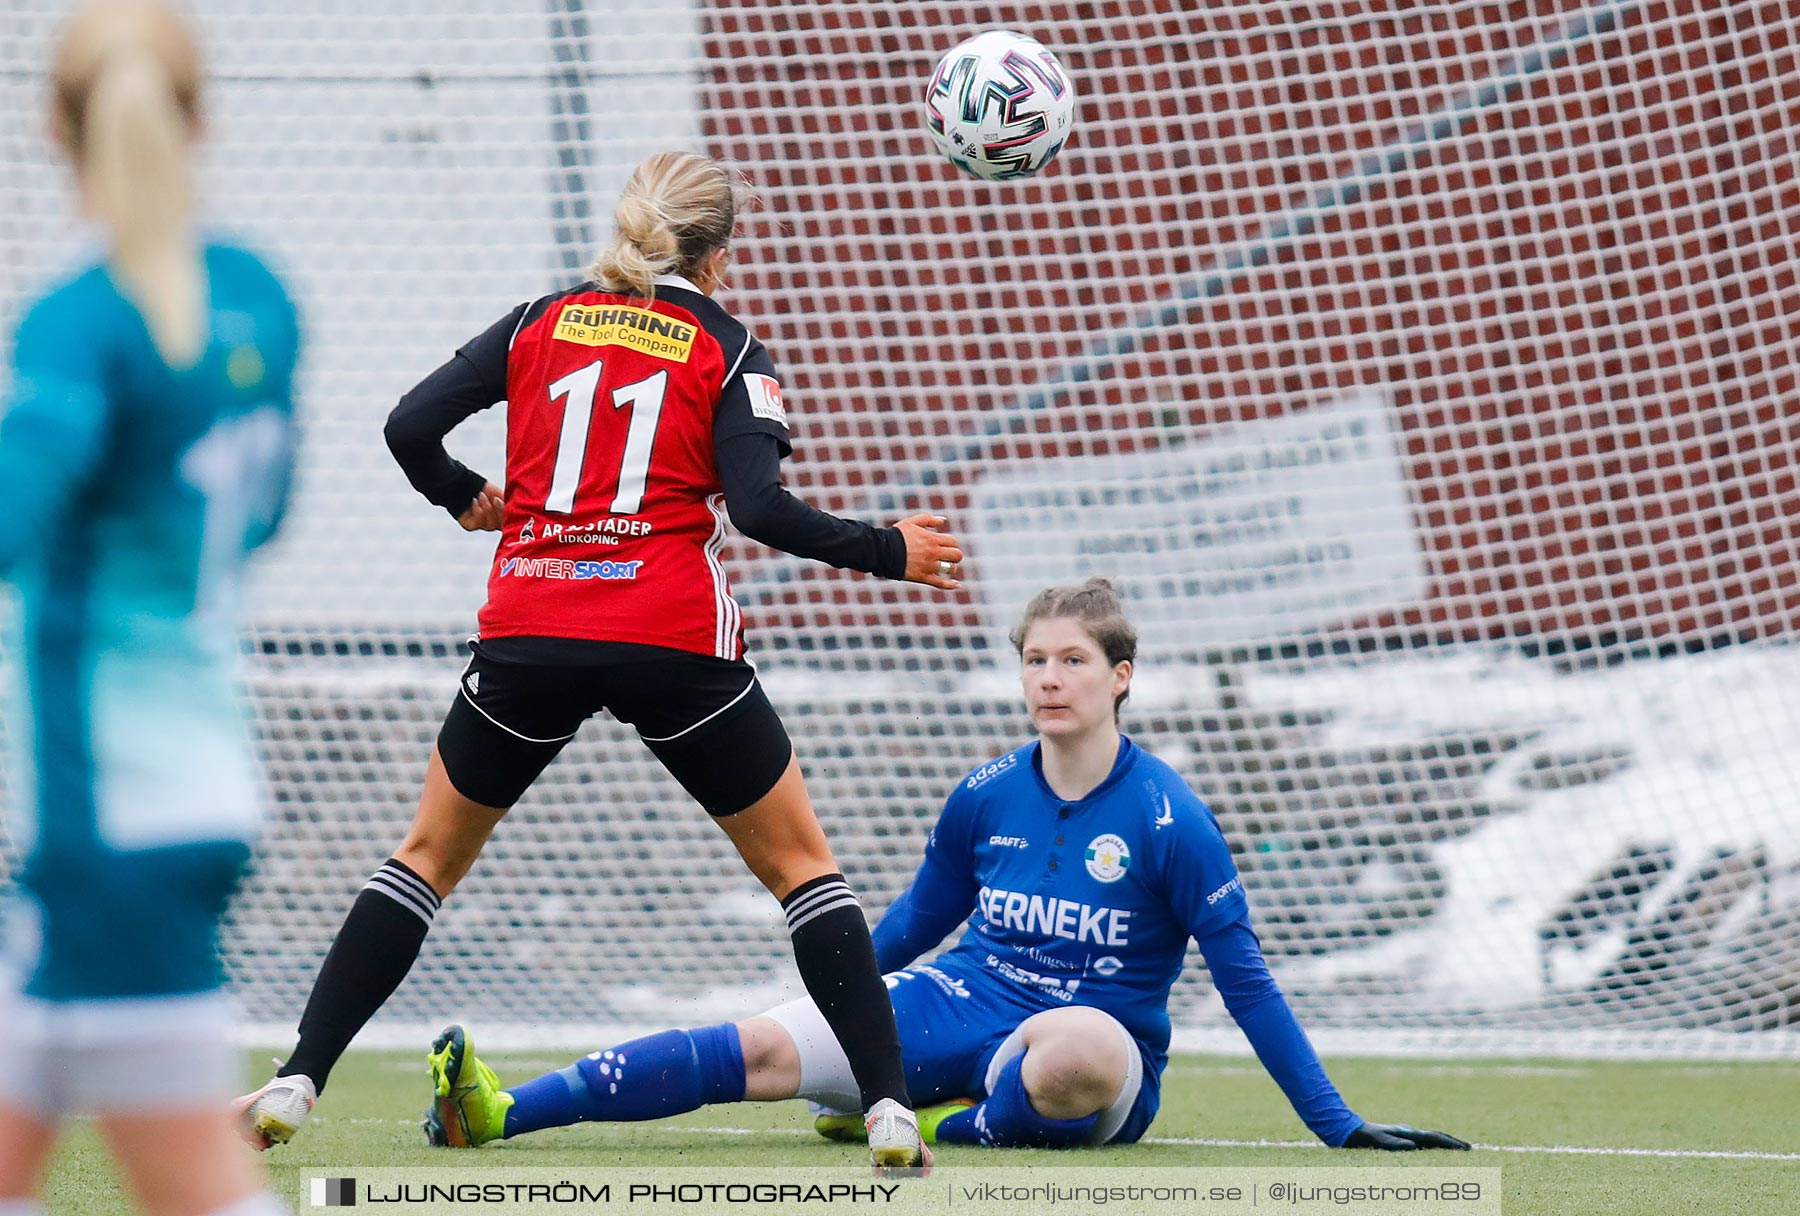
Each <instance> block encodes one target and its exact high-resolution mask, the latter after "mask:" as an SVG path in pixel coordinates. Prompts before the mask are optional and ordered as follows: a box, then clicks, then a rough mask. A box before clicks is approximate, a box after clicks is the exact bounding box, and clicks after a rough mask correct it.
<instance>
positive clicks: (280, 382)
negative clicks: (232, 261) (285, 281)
mask: <svg viewBox="0 0 1800 1216" xmlns="http://www.w3.org/2000/svg"><path fill="white" fill-rule="evenodd" d="M270 282H271V283H272V284H274V289H275V291H276V292H277V293H279V294H280V295H281V306H282V312H281V316H282V320H283V321H284V322H285V325H284V326H283V328H282V330H281V332H280V333H279V334H277V335H276V336H275V339H274V344H275V345H277V346H278V349H277V350H276V351H275V352H274V354H275V356H276V357H275V359H274V360H273V361H272V362H273V366H272V367H271V369H270V371H271V376H270V383H269V401H270V404H272V405H274V406H275V408H276V409H277V410H279V411H280V412H281V418H282V452H281V456H280V459H279V460H278V461H277V463H276V472H275V482H274V484H273V485H272V486H270V487H269V492H270V501H269V507H268V510H267V511H266V512H264V513H262V514H261V515H260V516H259V517H258V518H256V519H255V520H253V521H252V523H251V528H250V533H249V535H247V536H246V537H245V538H244V547H245V548H246V549H257V548H260V547H261V546H263V545H265V544H267V543H268V542H269V541H270V540H271V539H273V538H274V536H275V534H276V533H277V532H278V531H280V530H281V524H282V521H283V520H284V519H286V518H287V509H288V502H289V500H290V499H291V498H292V496H293V487H294V447H295V441H296V438H297V436H298V428H297V427H296V426H295V424H294V371H295V366H296V364H297V363H298V362H299V358H300V318H299V314H298V313H297V312H296V311H295V308H294V303H293V301H292V300H291V299H289V298H288V296H287V295H286V293H285V292H282V291H281V287H280V284H279V283H277V282H276V281H275V279H274V276H273V275H271V276H270Z"/></svg>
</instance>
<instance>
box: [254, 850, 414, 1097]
mask: <svg viewBox="0 0 1800 1216" xmlns="http://www.w3.org/2000/svg"><path fill="white" fill-rule="evenodd" d="M440 902H441V901H440V900H439V899H438V896H437V892H436V891H433V890H432V889H431V884H430V883H428V882H426V881H425V880H424V879H422V878H420V877H419V876H418V875H417V874H415V873H413V872H412V871H411V870H409V869H407V868H406V867H405V866H403V865H401V864H400V863H399V862H398V861H395V860H394V859H393V858H391V857H390V858H389V859H388V860H387V862H386V863H384V864H383V865H382V867H381V868H380V869H379V870H377V871H375V874H374V876H373V877H371V878H370V879H369V881H368V883H367V884H365V885H364V887H363V889H362V893H361V894H359V895H358V896H357V897H356V903H355V904H353V905H351V908H350V915H348V916H346V917H345V918H344V927H343V928H342V929H339V930H338V935H337V940H336V941H334V942H332V943H331V951H330V952H329V953H328V954H326V956H325V965H324V966H322V967H320V968H319V978H318V979H316V980H314V981H313V990H312V996H311V997H309V998H308V999H307V1002H306V1012H305V1013H303V1014H301V1015H300V1045H299V1046H297V1047H295V1048H294V1054H293V1055H292V1056H290V1057H288V1061H287V1063H285V1064H283V1065H282V1066H281V1068H280V1069H279V1070H278V1071H277V1073H276V1075H277V1076H283V1077H291V1076H294V1075H296V1074H300V1075H304V1076H307V1077H311V1078H312V1082H313V1084H314V1085H316V1086H318V1087H319V1091H320V1092H321V1093H323V1092H324V1090H325V1081H326V1079H327V1078H329V1077H330V1076H331V1070H332V1068H333V1067H335V1066H336V1064H337V1062H338V1057H339V1056H342V1055H343V1054H344V1050H345V1048H347V1047H349V1046H350V1040H351V1039H354V1038H355V1037H356V1036H357V1033H358V1032H359V1031H361V1030H362V1028H363V1026H364V1025H365V1024H366V1023H367V1022H368V1020H369V1019H370V1018H372V1017H374V1016H375V1011H376V1010H378V1009H380V1008H381V1007H382V1005H384V1004H386V1003H387V999H388V998H389V997H390V996H392V995H394V989H396V988H398V987H399V986H400V981H402V980H404V979H405V978H406V973H407V972H408V971H411V970H412V965H413V962H414V960H416V959H417V958H418V957H419V947H420V946H422V945H423V944H424V943H425V935H426V933H428V932H430V930H431V921H432V918H433V917H434V916H436V915H437V910H438V905H439V903H440Z"/></svg>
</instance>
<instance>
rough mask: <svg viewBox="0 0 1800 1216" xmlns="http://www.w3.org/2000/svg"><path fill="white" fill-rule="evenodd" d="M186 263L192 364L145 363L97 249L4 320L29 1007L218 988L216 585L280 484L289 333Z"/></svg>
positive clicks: (229, 823)
mask: <svg viewBox="0 0 1800 1216" xmlns="http://www.w3.org/2000/svg"><path fill="white" fill-rule="evenodd" d="M203 264H204V267H205V276H204V290H205V292H206V298H207V301H208V312H209V324H210V333H207V334H206V335H205V338H204V349H203V350H202V352H201V354H200V357H199V359H198V361H197V362H196V363H195V364H194V365H193V366H192V367H189V368H185V369H176V368H171V367H170V366H169V365H168V364H167V363H166V362H165V361H164V360H163V358H162V356H161V355H160V354H159V353H158V351H157V348H156V346H155V344H154V343H153V341H152V339H151V336H150V333H149V330H148V329H147V328H146V325H145V322H144V319H143V317H142V316H141V315H140V314H139V312H138V309H137V308H136V306H135V305H134V304H132V303H131V301H129V300H128V299H126V298H125V297H124V296H123V295H121V294H120V291H119V288H118V286H117V284H116V283H115V281H114V279H113V276H112V275H111V274H110V273H109V271H108V269H107V268H106V266H105V265H103V264H102V265H95V266H92V267H90V268H88V269H87V270H85V271H83V272H82V273H80V274H79V275H77V276H76V277H75V278H73V279H72V280H70V281H68V282H66V283H64V284H63V285H61V286H59V287H57V288H55V289H54V290H53V291H51V292H50V293H49V294H48V295H46V296H45V297H44V298H43V299H42V300H40V301H39V302H38V303H37V304H36V305H35V306H34V307H33V308H32V309H31V310H30V311H29V312H28V313H27V314H26V316H25V319H24V321H23V322H22V323H21V324H20V326H19V328H18V334H17V340H16V345H15V348H14V354H13V377H12V383H11V387H10V391H9V393H8V406H7V410H6V413H5V415H4V417H3V418H0V484H3V485H5V486H7V487H8V489H9V491H10V492H11V496H12V499H13V506H12V508H11V509H10V511H9V514H10V515H11V516H12V519H11V520H10V521H9V526H8V528H7V530H6V531H5V532H4V533H0V575H3V576H4V577H6V578H7V579H8V580H10V581H12V582H13V583H15V584H16V586H17V587H18V589H19V592H20V600H21V607H22V614H21V615H22V628H21V630H20V632H19V637H18V643H17V645H16V647H14V648H10V649H13V650H14V651H15V654H16V657H17V660H18V662H17V672H16V675H17V678H18V679H19V680H20V682H21V683H22V685H23V689H22V691H23V695H22V696H18V697H16V698H15V699H14V700H13V701H12V702H11V703H10V705H11V707H12V712H9V713H8V715H7V717H8V722H9V724H10V727H11V729H10V730H9V732H8V733H9V735H12V736H15V748H14V750H15V753H16V756H17V761H16V776H15V782H14V784H15V786H16V788H17V791H18V797H17V803H18V805H17V806H16V807H15V808H14V809H15V817H14V818H15V834H16V836H17V843H18V845H19V847H20V848H21V850H22V851H23V853H24V857H25V864H24V867H23V870H22V872H21V874H20V876H19V877H20V888H21V891H22V893H23V895H24V899H23V901H22V902H21V903H20V905H19V906H16V907H13V908H9V909H8V911H7V940H8V949H7V954H8V957H9V959H10V961H11V962H12V963H14V964H15V965H17V966H19V967H20V968H21V970H22V973H23V988H24V992H25V994H26V995H27V996H28V997H31V998H34V999H37V1000H41V1001H51V1002H62V1001H92V1000H97V999H114V998H127V997H168V996H177V995H183V994H192V993H200V992H209V991H211V990H213V989H215V988H217V987H218V986H219V982H220V978H221V977H220V974H219V967H218V962H217V958H216V954H217V951H216V946H215V939H216V936H217V923H218V919H219V915H220V913H221V912H222V911H223V909H224V904H225V900H226V898H227V896H228V895H229V894H230V892H231V890H232V888H233V886H234V885H235V883H236V881H237V877H238V875H239V872H240V871H241V869H242V867H243V865H244V863H245V861H246V860H247V859H248V856H249V846H248V842H249V840H250V839H251V837H252V836H253V835H254V833H255V828H256V794H255V782H254V780H253V770H252V758H251V752H250V747H249V743H248V739H247V737H246V731H245V726H244V723H243V715H242V710H241V709H240V707H239V704H238V698H237V692H236V689H235V687H234V684H235V674H236V655H237V647H238V639H237V611H236V600H237V598H238V585H239V582H240V578H241V575H242V572H243V569H244V564H245V556H246V555H247V554H248V553H249V552H250V551H251V550H252V549H254V548H256V547H257V546H258V545H260V544H262V543H263V542H264V541H265V540H267V539H268V538H269V537H270V536H271V535H273V533H274V530H275V527H276V525H277V524H278V522H279V520H280V516H281V510H282V506H283V503H284V501H285V499H286V496H287V487H288V480H289V469H290V458H289V452H290V449H291V443H290V439H289V435H290V430H291V426H292V403H291V400H290V390H291V383H292V377H293V368H294V359H295V354H296V348H297V335H296V329H295V321H294V311H293V308H292V306H291V305H290V304H289V302H288V299H287V296H286V294H285V293H284V292H283V291H282V288H281V285H280V284H279V283H278V282H277V281H276V279H275V277H274V276H273V275H272V274H270V273H269V271H268V270H267V269H266V268H265V267H264V266H263V264H262V263H261V262H259V261H258V260H257V259H256V257H255V256H254V255H252V254H250V253H247V252H245V251H243V250H241V249H236V248H232V247H230V246H227V245H219V244H213V245H208V246H207V247H206V248H205V249H204V252H203ZM102 892H103V893H104V897H103V898H97V897H96V895H97V893H102Z"/></svg>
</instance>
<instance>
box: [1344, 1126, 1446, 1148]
mask: <svg viewBox="0 0 1800 1216" xmlns="http://www.w3.org/2000/svg"><path fill="white" fill-rule="evenodd" d="M1344 1147H1345V1148H1378V1149H1381V1150H1382V1151H1384V1152H1389V1153H1410V1152H1412V1151H1413V1150H1414V1149H1421V1148H1459V1149H1464V1150H1466V1149H1467V1148H1468V1147H1469V1146H1468V1144H1467V1143H1465V1142H1464V1141H1461V1140H1458V1139H1457V1138H1456V1137H1455V1136H1452V1135H1450V1134H1448V1133H1447V1132H1423V1131H1420V1130H1419V1129H1418V1128H1416V1127H1408V1126H1406V1124H1404V1123H1365V1124H1363V1125H1362V1126H1361V1127H1359V1128H1357V1129H1356V1130H1355V1131H1353V1132H1351V1133H1350V1138H1349V1139H1348V1140H1346V1141H1344Z"/></svg>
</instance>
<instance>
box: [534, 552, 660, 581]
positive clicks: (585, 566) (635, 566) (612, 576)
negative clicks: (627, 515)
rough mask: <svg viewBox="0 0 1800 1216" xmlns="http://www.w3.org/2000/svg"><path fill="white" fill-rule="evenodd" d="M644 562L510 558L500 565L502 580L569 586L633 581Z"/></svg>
mask: <svg viewBox="0 0 1800 1216" xmlns="http://www.w3.org/2000/svg"><path fill="white" fill-rule="evenodd" d="M643 564H644V563H643V562H572V561H566V560H564V559H563V558H560V557H509V558H507V559H506V560H505V561H503V562H501V563H500V577H501V578H559V579H568V580H570V581H572V582H585V581H587V580H588V579H596V578H597V579H604V580H606V581H608V582H618V581H620V580H624V581H627V582H631V581H635V580H636V579H637V576H638V570H639V569H640V568H641V567H642V566H643Z"/></svg>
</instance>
